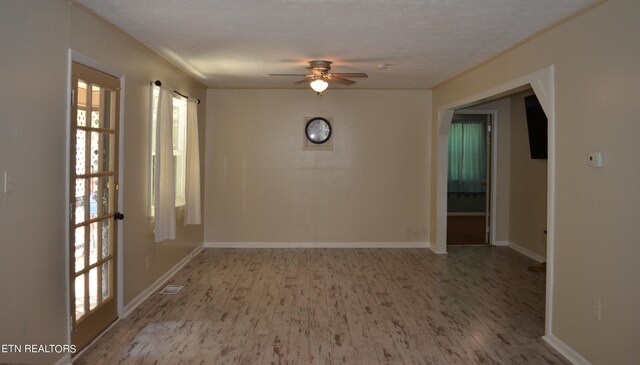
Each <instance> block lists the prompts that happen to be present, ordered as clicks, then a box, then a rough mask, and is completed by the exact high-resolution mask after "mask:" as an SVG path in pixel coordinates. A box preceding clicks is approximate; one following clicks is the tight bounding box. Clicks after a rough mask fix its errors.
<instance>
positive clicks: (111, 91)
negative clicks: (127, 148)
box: [68, 62, 120, 350]
mask: <svg viewBox="0 0 640 365" xmlns="http://www.w3.org/2000/svg"><path fill="white" fill-rule="evenodd" d="M71 90H72V98H71V109H70V110H71V113H70V125H71V127H70V129H69V130H70V136H69V141H70V142H69V143H70V156H69V187H68V188H69V200H70V201H69V207H70V209H69V211H70V214H69V232H70V234H69V268H68V270H69V289H70V290H69V293H70V303H71V305H70V312H71V313H70V317H71V325H72V329H71V342H72V343H73V344H74V345H75V346H76V348H77V349H78V350H80V349H82V348H83V347H84V346H86V345H87V344H88V343H89V342H90V341H91V340H92V339H94V338H95V337H96V336H97V335H98V334H99V333H101V332H102V331H103V330H104V329H105V328H106V327H107V326H108V325H109V324H111V323H112V322H113V321H115V320H116V319H117V292H118V290H117V278H116V273H117V262H118V259H117V257H118V256H117V255H118V252H117V245H116V244H115V243H116V237H117V224H116V219H119V213H117V210H118V196H117V194H118V173H117V171H118V156H119V150H118V137H119V133H118V128H119V115H120V105H119V100H120V97H119V93H120V80H119V79H117V78H115V77H112V76H110V75H107V74H104V73H102V72H100V71H97V70H95V69H92V68H89V67H87V66H84V65H82V64H79V63H76V62H73V63H72V67H71Z"/></svg>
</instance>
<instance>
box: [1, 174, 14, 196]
mask: <svg viewBox="0 0 640 365" xmlns="http://www.w3.org/2000/svg"><path fill="white" fill-rule="evenodd" d="M2 182H3V188H2V191H3V192H4V193H5V194H8V193H11V192H13V176H12V175H11V174H10V173H9V171H6V170H5V171H4V172H3V174H2Z"/></svg>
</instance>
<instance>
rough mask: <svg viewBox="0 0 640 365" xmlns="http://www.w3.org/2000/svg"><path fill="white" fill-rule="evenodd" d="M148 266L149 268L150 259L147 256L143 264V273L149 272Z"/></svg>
mask: <svg viewBox="0 0 640 365" xmlns="http://www.w3.org/2000/svg"><path fill="white" fill-rule="evenodd" d="M149 266H151V257H149V256H147V258H146V259H145V264H144V271H149Z"/></svg>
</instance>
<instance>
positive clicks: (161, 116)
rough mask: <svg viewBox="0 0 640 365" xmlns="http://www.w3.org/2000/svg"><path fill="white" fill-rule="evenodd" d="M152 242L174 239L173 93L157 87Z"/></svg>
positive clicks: (162, 87) (163, 87) (165, 88)
mask: <svg viewBox="0 0 640 365" xmlns="http://www.w3.org/2000/svg"><path fill="white" fill-rule="evenodd" d="M154 133H155V135H156V151H155V155H156V156H155V171H154V174H155V194H154V195H155V196H154V199H155V208H154V209H155V219H156V222H155V224H156V225H155V230H154V232H155V240H156V242H161V241H164V240H174V239H175V238H176V180H175V179H176V174H175V166H174V158H173V92H172V91H171V89H168V88H167V87H165V86H161V87H160V96H159V97H158V109H157V114H156V130H155V131H154Z"/></svg>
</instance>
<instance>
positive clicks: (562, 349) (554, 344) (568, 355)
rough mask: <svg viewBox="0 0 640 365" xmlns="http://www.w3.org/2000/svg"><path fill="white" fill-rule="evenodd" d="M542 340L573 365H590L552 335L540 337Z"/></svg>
mask: <svg viewBox="0 0 640 365" xmlns="http://www.w3.org/2000/svg"><path fill="white" fill-rule="evenodd" d="M542 340H543V341H544V342H546V343H547V345H549V346H551V348H553V349H554V350H556V351H557V352H558V353H560V355H562V356H564V358H565V359H567V361H569V362H570V363H572V364H573V365H592V364H591V362H589V361H588V360H587V359H585V358H584V357H582V355H580V354H579V353H578V352H577V351H576V350H574V349H572V348H571V347H569V345H567V344H566V343H564V342H562V341H561V340H560V339H558V338H557V337H556V336H554V335H546V336H542Z"/></svg>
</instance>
